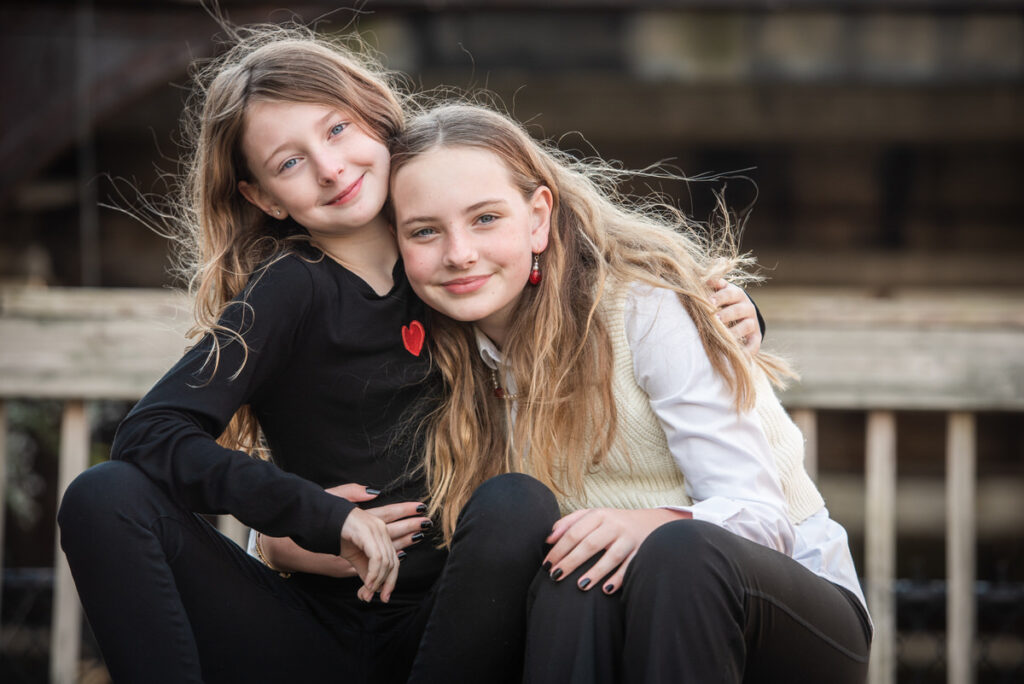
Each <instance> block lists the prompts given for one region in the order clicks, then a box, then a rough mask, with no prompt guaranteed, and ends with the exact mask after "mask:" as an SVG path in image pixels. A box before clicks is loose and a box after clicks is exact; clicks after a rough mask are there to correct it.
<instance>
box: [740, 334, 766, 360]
mask: <svg viewBox="0 0 1024 684" xmlns="http://www.w3.org/2000/svg"><path fill="white" fill-rule="evenodd" d="M763 340H764V338H763V337H762V336H761V329H760V328H758V329H757V330H755V331H754V332H752V333H750V334H749V335H747V341H746V342H745V343H744V344H743V348H744V349H746V350H747V352H749V353H750V354H751V356H755V355H757V353H758V352H759V351H761V342H762V341H763Z"/></svg>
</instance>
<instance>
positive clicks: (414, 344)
mask: <svg viewBox="0 0 1024 684" xmlns="http://www.w3.org/2000/svg"><path fill="white" fill-rule="evenodd" d="M425 337H426V332H425V331H424V330H423V324H422V323H420V322H419V321H413V322H412V323H410V324H409V325H403V326H402V344H404V345H405V348H406V349H407V350H408V351H409V353H410V354H412V355H413V356H419V355H420V351H422V350H423V339H424V338H425Z"/></svg>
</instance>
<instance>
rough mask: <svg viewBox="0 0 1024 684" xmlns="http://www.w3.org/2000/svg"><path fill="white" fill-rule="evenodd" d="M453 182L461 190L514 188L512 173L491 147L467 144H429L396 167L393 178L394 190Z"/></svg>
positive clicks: (439, 185) (430, 193)
mask: <svg viewBox="0 0 1024 684" xmlns="http://www.w3.org/2000/svg"><path fill="white" fill-rule="evenodd" d="M452 186H457V187H459V188H461V189H462V190H464V191H469V190H476V189H481V188H488V189H491V190H499V189H512V190H515V187H514V184H513V183H512V174H511V173H510V172H509V169H508V167H507V166H506V165H505V163H504V162H503V161H502V159H501V157H499V156H498V155H497V154H495V153H494V152H491V151H490V150H485V149H481V148H478V147H468V146H439V147H434V148H431V149H429V150H427V151H426V152H423V153H421V154H418V155H416V156H415V157H413V158H412V159H411V160H409V161H408V162H406V163H405V164H403V165H402V166H401V167H399V169H398V170H397V171H396V172H395V174H394V177H393V178H392V188H393V190H394V191H395V192H402V191H403V190H405V191H413V190H416V189H431V188H433V189H437V188H441V187H452ZM417 194H418V193H417ZM427 194H428V195H434V194H436V193H435V192H428V193H427Z"/></svg>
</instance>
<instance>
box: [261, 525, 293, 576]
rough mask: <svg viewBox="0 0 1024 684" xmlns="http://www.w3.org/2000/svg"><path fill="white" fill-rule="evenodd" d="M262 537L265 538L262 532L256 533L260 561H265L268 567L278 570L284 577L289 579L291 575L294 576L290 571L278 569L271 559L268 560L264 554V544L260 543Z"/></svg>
mask: <svg viewBox="0 0 1024 684" xmlns="http://www.w3.org/2000/svg"><path fill="white" fill-rule="evenodd" d="M262 539H263V535H262V534H261V533H259V532H257V533H256V555H257V556H259V558H260V561H262V563H263V564H264V565H266V566H267V567H268V568H270V569H271V570H273V571H274V572H276V573H277V574H278V575H280V576H281V577H283V578H285V579H288V578H289V577H291V576H292V573H290V572H284V571H283V570H278V569H277V568H275V567H274V566H273V565H272V564H271V563H270V561H268V560H267V557H266V556H264V555H263V545H262V544H260V541H261V540H262Z"/></svg>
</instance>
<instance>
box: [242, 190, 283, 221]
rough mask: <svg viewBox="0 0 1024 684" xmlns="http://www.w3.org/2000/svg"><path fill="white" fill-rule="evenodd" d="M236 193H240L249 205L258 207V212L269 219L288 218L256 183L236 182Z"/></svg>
mask: <svg viewBox="0 0 1024 684" xmlns="http://www.w3.org/2000/svg"><path fill="white" fill-rule="evenodd" d="M238 192H240V193H242V197H244V198H245V199H246V201H248V202H249V204H252V205H253V206H255V207H259V210H260V211H262V212H263V213H265V214H266V215H267V216H269V217H270V218H276V219H284V218H287V217H288V212H286V211H285V210H284V209H282V208H281V207H279V206H277V205H276V204H274V202H273V198H272V197H270V196H269V195H268V194H267V193H265V192H263V190H262V188H260V186H259V185H257V184H256V183H250V182H249V181H238Z"/></svg>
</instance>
